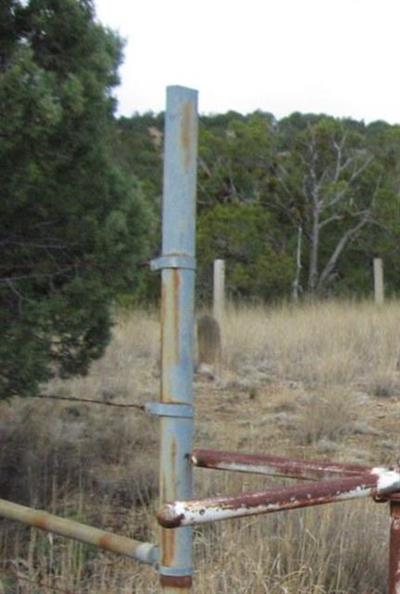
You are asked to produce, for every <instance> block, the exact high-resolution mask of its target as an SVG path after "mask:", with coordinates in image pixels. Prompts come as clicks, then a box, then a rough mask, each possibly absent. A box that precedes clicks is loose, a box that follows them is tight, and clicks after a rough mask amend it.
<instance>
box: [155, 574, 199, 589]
mask: <svg viewBox="0 0 400 594" xmlns="http://www.w3.org/2000/svg"><path fill="white" fill-rule="evenodd" d="M160 584H161V586H163V587H164V588H177V589H180V588H191V587H192V576H191V575H182V576H172V575H160Z"/></svg>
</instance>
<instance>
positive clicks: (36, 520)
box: [0, 499, 158, 564]
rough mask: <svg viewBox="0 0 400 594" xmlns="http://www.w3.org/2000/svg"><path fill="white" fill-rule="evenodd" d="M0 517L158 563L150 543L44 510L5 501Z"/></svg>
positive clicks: (1, 501) (1, 507)
mask: <svg viewBox="0 0 400 594" xmlns="http://www.w3.org/2000/svg"><path fill="white" fill-rule="evenodd" d="M0 516H2V517H3V518H8V519H9V520H16V521H18V522H22V523H23V524H27V525H28V526H33V527H34V528H39V529H40V530H46V531H48V532H53V533H54V534H59V535H60V536H65V537H66V538H73V539H75V540H79V541H80V542H84V543H87V544H91V545H95V546H97V547H99V548H100V549H104V550H105V551H111V552H113V553H119V554H121V555H126V556H127V557H131V558H132V559H136V560H137V561H141V562H142V563H149V564H153V563H155V562H156V561H158V548H157V546H156V545H154V544H152V543H149V542H140V541H138V540H134V539H132V538H127V537H126V536H119V535H117V534H113V533H112V532H105V531H104V530H99V529H98V528H93V527H92V526H87V525H86V524H81V523H80V522H75V521H74V520H66V519H65V518H60V517H58V516H55V515H53V514H49V513H47V512H45V511H41V510H37V509H32V508H30V507H26V506H24V505H19V504H18V503H11V501H6V500H4V499H0Z"/></svg>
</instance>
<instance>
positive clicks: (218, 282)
mask: <svg viewBox="0 0 400 594" xmlns="http://www.w3.org/2000/svg"><path fill="white" fill-rule="evenodd" d="M224 309H225V260H214V292H213V317H214V318H215V319H216V320H217V322H218V323H219V324H220V325H221V323H222V319H223V317H224Z"/></svg>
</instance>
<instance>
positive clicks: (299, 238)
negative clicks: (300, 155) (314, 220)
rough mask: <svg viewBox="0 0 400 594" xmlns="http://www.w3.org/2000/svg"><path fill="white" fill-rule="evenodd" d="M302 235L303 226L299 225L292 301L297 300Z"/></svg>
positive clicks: (299, 287)
mask: <svg viewBox="0 0 400 594" xmlns="http://www.w3.org/2000/svg"><path fill="white" fill-rule="evenodd" d="M302 236H303V228H302V227H299V228H298V232H297V249H296V274H295V277H294V280H293V285H292V287H293V290H292V298H293V301H298V300H299V292H300V290H301V286H300V274H301V268H302V266H301V240H302Z"/></svg>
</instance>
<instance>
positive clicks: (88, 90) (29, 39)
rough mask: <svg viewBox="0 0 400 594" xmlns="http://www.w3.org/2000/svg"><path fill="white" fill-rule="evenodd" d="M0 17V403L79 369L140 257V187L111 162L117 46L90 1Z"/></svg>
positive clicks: (11, 2)
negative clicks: (99, 22) (4, 399)
mask: <svg viewBox="0 0 400 594" xmlns="http://www.w3.org/2000/svg"><path fill="white" fill-rule="evenodd" d="M0 11H1V14H0V27H1V32H0V39H1V46H0V161H1V164H2V166H1V170H0V193H1V200H0V219H1V221H2V223H1V232H0V246H1V255H2V258H1V264H0V312H1V313H0V360H1V366H0V398H4V397H9V396H11V395H13V394H17V395H28V394H35V393H36V392H37V391H38V389H39V386H40V382H43V381H46V380H48V379H49V378H50V377H52V376H53V375H55V374H59V375H61V376H68V375H70V374H73V373H85V372H86V370H87V368H88V365H89V363H90V361H91V360H92V359H93V358H96V357H98V356H100V355H101V353H102V352H103V350H104V348H105V345H106V344H107V342H108V339H109V334H110V322H111V320H110V303H111V301H112V299H113V297H114V296H115V294H116V293H117V292H118V291H121V290H124V289H126V288H127V287H129V288H132V287H134V283H135V263H137V260H138V259H140V258H142V257H143V254H144V252H145V250H146V244H147V242H146V236H147V227H148V219H149V217H148V209H147V207H146V205H145V201H144V199H143V195H142V191H141V188H140V186H139V184H138V182H137V181H136V179H134V178H133V177H132V176H130V175H128V174H127V173H126V172H124V171H122V169H121V168H120V167H118V165H117V164H116V162H115V160H114V159H113V156H112V154H111V150H110V146H111V141H112V133H113V111H114V103H115V102H114V99H113V97H112V89H113V87H114V86H115V84H116V83H117V82H118V77H117V68H118V65H119V63H120V60H121V50H122V44H121V41H120V39H119V38H118V36H116V35H115V34H114V33H112V32H110V31H109V30H107V29H105V28H103V27H102V26H101V25H100V24H98V22H97V21H96V19H95V14H94V7H93V3H92V2H91V1H90V0H29V1H28V2H24V3H22V2H19V1H17V0H6V2H3V3H2V5H1V9H0Z"/></svg>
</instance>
